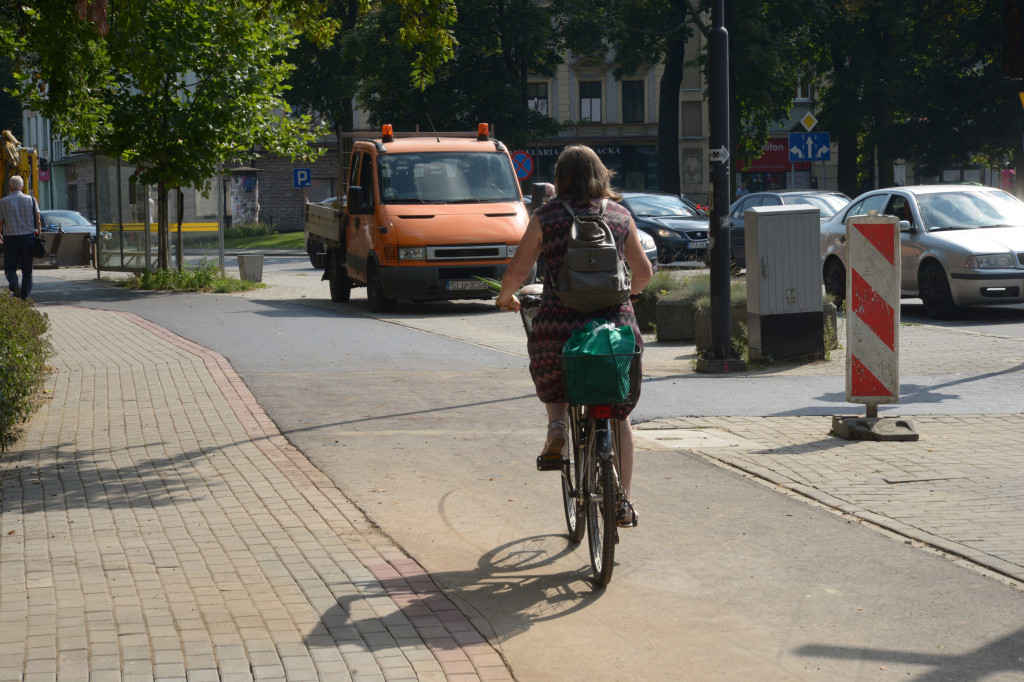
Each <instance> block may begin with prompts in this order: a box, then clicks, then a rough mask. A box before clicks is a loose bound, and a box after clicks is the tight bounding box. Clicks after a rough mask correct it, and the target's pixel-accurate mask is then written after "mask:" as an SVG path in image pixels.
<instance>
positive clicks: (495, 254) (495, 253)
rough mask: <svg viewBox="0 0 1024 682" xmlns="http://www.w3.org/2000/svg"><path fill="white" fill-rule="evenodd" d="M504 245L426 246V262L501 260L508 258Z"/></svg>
mask: <svg viewBox="0 0 1024 682" xmlns="http://www.w3.org/2000/svg"><path fill="white" fill-rule="evenodd" d="M507 254H508V249H507V248H506V246H505V245H504V244H487V245H482V246H428V247H427V260H428V261H430V260H502V259H505V258H507V257H508V255H507Z"/></svg>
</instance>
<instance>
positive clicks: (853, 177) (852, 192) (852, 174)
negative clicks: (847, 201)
mask: <svg viewBox="0 0 1024 682" xmlns="http://www.w3.org/2000/svg"><path fill="white" fill-rule="evenodd" d="M836 147H838V148H839V161H838V164H837V167H836V172H837V176H836V182H837V183H838V185H839V191H840V192H842V193H843V194H846V195H847V196H851V197H855V196H857V195H858V194H860V187H858V186H857V131H856V130H837V131H836Z"/></svg>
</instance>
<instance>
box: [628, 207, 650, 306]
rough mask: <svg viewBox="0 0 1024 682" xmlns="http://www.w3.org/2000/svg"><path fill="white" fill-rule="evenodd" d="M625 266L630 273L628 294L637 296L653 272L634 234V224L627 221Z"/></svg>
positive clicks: (631, 220) (638, 238) (637, 237)
mask: <svg viewBox="0 0 1024 682" xmlns="http://www.w3.org/2000/svg"><path fill="white" fill-rule="evenodd" d="M626 265H628V266H629V269H630V272H631V273H632V284H631V285H630V287H629V293H630V294H632V295H636V294H639V293H640V292H642V291H643V290H644V288H645V287H646V286H647V283H648V282H650V281H651V277H652V276H653V275H654V271H653V270H652V269H651V261H649V260H647V255H646V254H645V253H644V247H643V245H642V244H641V243H640V235H638V234H637V232H636V224H635V223H634V222H633V219H632V218H630V219H629V236H628V237H626Z"/></svg>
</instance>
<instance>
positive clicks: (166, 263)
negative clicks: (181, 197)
mask: <svg viewBox="0 0 1024 682" xmlns="http://www.w3.org/2000/svg"><path fill="white" fill-rule="evenodd" d="M156 202H157V203H156V205H157V209H156V215H157V218H156V241H157V256H156V258H157V264H156V267H157V269H158V270H167V269H169V268H170V250H171V243H170V237H169V235H168V230H167V188H166V186H165V185H164V183H163V181H162V180H161V181H158V182H157V183H156Z"/></svg>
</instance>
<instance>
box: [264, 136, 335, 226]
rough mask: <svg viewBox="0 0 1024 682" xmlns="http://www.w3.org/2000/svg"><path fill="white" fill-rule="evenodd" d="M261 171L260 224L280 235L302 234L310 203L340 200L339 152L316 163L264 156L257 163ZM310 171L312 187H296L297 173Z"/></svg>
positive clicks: (333, 150)
mask: <svg viewBox="0 0 1024 682" xmlns="http://www.w3.org/2000/svg"><path fill="white" fill-rule="evenodd" d="M252 166H253V167H254V168H259V169H260V173H259V204H260V222H261V223H266V224H268V225H272V226H273V227H274V229H275V230H277V231H278V232H301V231H302V230H303V227H304V224H303V221H304V217H303V216H304V211H305V204H306V201H307V200H309V201H313V202H316V201H322V200H324V199H327V198H329V197H334V196H337V195H338V194H337V179H338V151H337V149H329V150H327V151H326V153H325V154H324V155H323V156H321V157H320V158H319V159H317V160H316V161H314V162H309V161H292V160H290V159H287V158H284V157H280V156H270V155H264V156H259V157H257V158H256V159H254V160H253V163H252ZM297 168H298V169H307V168H308V169H309V171H310V180H311V186H310V187H308V188H298V187H295V174H294V171H295V169H297Z"/></svg>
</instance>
